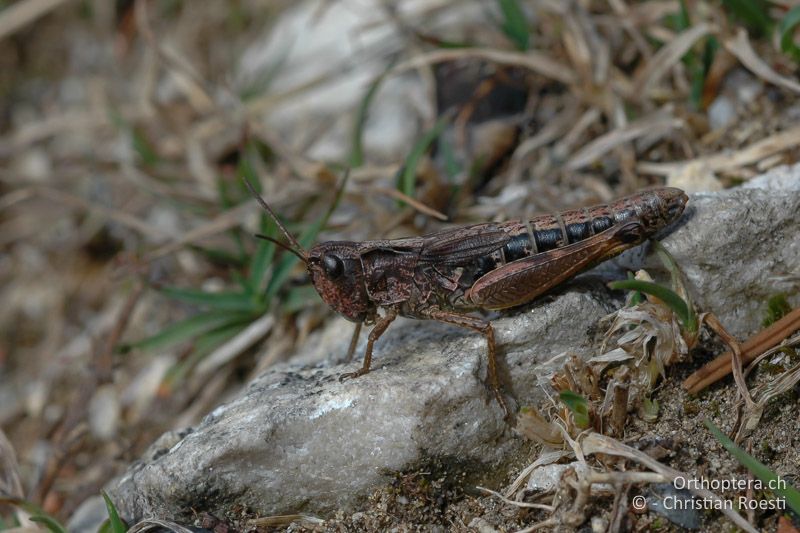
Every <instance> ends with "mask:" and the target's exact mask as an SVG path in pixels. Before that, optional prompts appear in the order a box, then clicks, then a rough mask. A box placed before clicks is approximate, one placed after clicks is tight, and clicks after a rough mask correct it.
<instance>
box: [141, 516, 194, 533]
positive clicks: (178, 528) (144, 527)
mask: <svg viewBox="0 0 800 533" xmlns="http://www.w3.org/2000/svg"><path fill="white" fill-rule="evenodd" d="M154 529H155V530H158V531H161V530H163V529H166V530H167V531H173V532H174V533H192V530H191V529H189V528H188V527H183V526H182V525H180V524H176V523H175V522H170V521H168V520H158V519H155V518H150V519H147V520H142V521H141V522H138V523H136V524H134V525H133V526H132V527H131V528H130V529H129V530H128V533H144V532H145V531H151V530H154Z"/></svg>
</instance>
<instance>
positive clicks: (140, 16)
mask: <svg viewBox="0 0 800 533" xmlns="http://www.w3.org/2000/svg"><path fill="white" fill-rule="evenodd" d="M134 10H135V13H136V24H137V26H138V27H139V31H141V32H142V35H143V36H144V38H145V40H146V41H147V43H148V44H149V45H150V46H151V47H152V48H153V49H154V50H155V51H156V53H157V54H158V56H159V57H160V58H161V59H162V60H163V61H164V64H165V65H166V66H168V67H170V68H171V73H172V74H173V75H174V76H175V78H176V80H177V81H178V82H179V83H178V86H179V87H181V88H182V89H183V92H184V94H185V95H186V97H187V98H188V100H189V101H190V102H191V103H192V106H193V107H194V108H195V109H196V110H197V111H198V112H200V113H205V112H209V111H211V110H213V109H214V100H213V99H212V98H211V97H210V96H209V95H208V92H207V91H206V90H205V89H204V88H203V80H202V79H201V78H200V76H199V75H198V74H197V72H196V71H195V69H194V68H193V67H192V65H191V63H190V62H189V61H188V60H187V59H185V58H184V57H182V56H181V55H180V54H179V53H178V51H177V50H175V49H173V48H167V47H166V46H164V45H162V44H161V43H160V42H159V41H158V39H157V38H156V36H155V34H154V33H153V30H152V28H151V27H150V23H149V22H148V16H147V2H141V1H137V2H136V4H135V7H134Z"/></svg>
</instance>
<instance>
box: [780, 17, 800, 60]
mask: <svg viewBox="0 0 800 533" xmlns="http://www.w3.org/2000/svg"><path fill="white" fill-rule="evenodd" d="M798 25H800V5H798V6H794V7H793V8H792V9H790V10H789V12H788V13H786V16H785V17H783V19H782V20H781V24H780V26H778V35H780V38H781V50H782V51H783V52H784V53H785V54H787V55H788V56H790V57H791V58H792V59H794V60H795V61H797V62H800V47H798V46H797V44H796V43H795V42H794V30H795V28H797V26H798Z"/></svg>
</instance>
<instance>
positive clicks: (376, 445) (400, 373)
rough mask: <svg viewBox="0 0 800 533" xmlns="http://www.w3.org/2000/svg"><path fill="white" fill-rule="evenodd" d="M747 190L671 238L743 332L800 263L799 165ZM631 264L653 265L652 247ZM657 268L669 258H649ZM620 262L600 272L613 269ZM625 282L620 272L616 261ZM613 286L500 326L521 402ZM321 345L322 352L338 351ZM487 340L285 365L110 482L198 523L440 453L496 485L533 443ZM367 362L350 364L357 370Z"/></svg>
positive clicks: (597, 286) (123, 494)
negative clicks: (515, 421) (507, 415)
mask: <svg viewBox="0 0 800 533" xmlns="http://www.w3.org/2000/svg"><path fill="white" fill-rule="evenodd" d="M783 172H784V174H785V176H784V178H771V181H770V180H762V182H763V183H762V186H769V187H771V189H769V190H765V189H762V188H757V187H758V186H759V183H758V182H756V183H754V187H753V188H749V189H744V188H742V189H737V190H733V191H726V192H722V193H715V194H700V195H695V196H693V197H692V198H691V201H690V206H691V207H690V209H688V211H687V214H686V216H685V217H684V218H683V219H682V221H681V223H680V224H679V226H678V227H677V228H676V229H675V231H674V232H672V233H671V234H669V235H668V236H666V237H665V238H664V240H663V242H664V244H665V246H666V247H667V248H669V250H670V251H671V252H672V253H673V254H674V255H675V257H676V258H677V260H678V262H679V263H680V265H681V266H682V267H683V268H684V270H685V272H686V274H687V278H688V281H689V285H690V287H692V289H693V292H694V296H695V298H696V301H697V302H699V303H700V305H701V307H702V308H703V309H704V310H713V311H714V312H716V313H717V314H718V315H719V316H720V317H721V319H722V320H723V322H725V323H729V324H730V325H731V326H732V327H731V329H732V331H733V332H734V333H735V334H742V333H745V332H749V331H751V330H753V329H755V328H756V327H757V325H758V323H759V322H760V318H761V316H762V313H761V312H760V311H759V308H760V306H762V305H763V303H764V302H765V300H766V296H767V295H769V294H772V292H774V289H775V288H776V283H777V282H773V281H771V280H773V279H777V278H775V277H776V276H783V275H784V274H786V273H789V272H794V273H795V274H796V273H797V265H798V264H800V243H798V237H797V235H798V234H799V233H800V219H799V218H798V212H800V192H799V191H798V187H797V184H798V182H800V167H795V168H794V169H791V170H786V171H783ZM632 252H633V253H627V254H625V255H624V256H623V257H622V258H621V259H620V260H619V261H617V263H616V264H617V268H619V266H629V267H630V266H641V261H642V260H643V257H642V255H643V253H642V251H641V250H639V251H632ZM644 261H645V263H646V264H652V265H655V264H657V263H653V262H652V260H651V259H648V258H644ZM613 268H614V267H613V265H612V266H611V267H609V266H606V267H605V268H604V269H603V270H598V271H596V272H594V273H593V274H594V275H595V276H597V275H609V273H611V274H613V273H614V270H613ZM615 275H617V276H619V275H620V271H619V270H617V271H616V274H615ZM615 298H619V296H614V295H612V294H610V293H609V292H608V291H607V290H606V289H605V288H604V286H603V285H602V284H601V283H596V282H591V283H586V282H583V283H580V282H578V283H572V284H570V285H569V286H568V287H566V288H562V289H561V290H560V291H558V292H557V293H556V294H555V295H554V296H549V297H546V298H544V299H542V300H540V301H538V302H535V303H533V304H532V305H529V306H527V307H525V308H523V309H521V310H517V311H515V312H511V313H508V314H505V315H503V316H500V317H498V318H497V319H496V320H495V321H494V325H495V329H496V336H497V342H498V346H499V349H500V352H501V367H502V372H501V374H503V375H504V377H505V382H506V390H507V391H508V392H509V393H510V394H512V395H513V396H514V398H515V399H516V400H517V401H518V402H519V403H521V404H531V403H537V402H539V401H540V400H542V399H543V396H542V394H543V392H542V387H541V384H540V381H541V380H543V379H546V378H547V376H548V374H549V373H550V372H551V371H552V370H554V369H555V368H556V367H558V366H560V364H562V363H563V361H564V355H565V354H569V353H575V354H578V355H580V356H584V357H585V356H588V355H593V352H592V336H593V331H594V330H595V329H596V325H597V321H598V319H599V318H600V317H602V316H603V315H605V314H607V313H608V312H609V311H611V310H612V309H614V308H615V307H616V306H618V305H619V299H615ZM335 327H336V328H338V336H337V339H339V340H338V341H337V342H330V338H331V333H330V332H328V334H326V335H320V336H318V337H317V339H319V340H320V341H321V340H322V339H325V340H324V342H326V343H327V348H328V351H327V356H328V357H331V356H334V355H338V354H340V353H341V352H342V351H344V347H345V346H346V343H347V339H348V336H349V330H343V329H342V328H341V324H340V323H336V326H335ZM325 351H326V350H325V346H323V347H322V348H321V347H320V345H319V344H315V343H309V346H308V347H307V348H306V350H305V352H307V353H305V354H299V356H300V357H301V358H303V360H305V361H307V362H308V361H310V360H319V359H318V357H317V356H316V355H315V356H314V357H309V356H308V353H314V354H317V355H318V354H320V353H325ZM484 354H485V344H484V341H483V339H482V337H480V336H478V335H476V334H471V333H468V332H465V331H463V330H460V329H457V328H453V327H450V326H445V325H441V324H436V323H432V322H414V321H410V320H406V321H402V322H400V323H399V324H396V325H393V327H391V328H390V329H389V330H388V332H387V333H386V335H384V337H383V338H382V339H381V341H380V342H379V343H378V345H377V347H376V353H375V359H374V362H373V371H372V372H371V373H370V374H368V375H366V376H363V377H360V378H358V379H355V380H349V381H346V382H344V383H340V382H339V380H338V376H339V374H341V373H342V372H343V371H345V367H344V366H342V365H338V366H330V365H326V364H325V363H324V362H321V363H317V364H316V366H310V367H309V366H305V367H298V366H289V365H284V366H281V367H278V368H276V369H274V370H271V371H269V372H267V373H265V374H263V375H261V376H260V377H258V378H257V379H256V380H255V381H254V382H253V383H252V384H251V385H250V386H249V387H248V388H247V389H246V390H245V391H243V392H242V394H241V396H240V397H239V398H238V399H236V400H234V401H232V402H231V403H228V404H226V405H222V406H220V407H218V408H217V409H216V410H214V411H213V412H212V413H211V414H209V415H208V416H207V417H206V418H205V419H204V420H203V421H202V422H201V423H200V424H199V425H198V426H197V427H196V428H193V429H192V430H191V431H189V432H187V433H185V434H170V435H168V436H167V438H165V439H164V442H163V443H161V444H158V445H154V446H153V448H151V450H150V451H149V452H148V453H147V454H146V455H145V457H144V458H143V459H142V460H141V461H140V462H138V463H136V464H135V465H133V466H132V467H131V468H130V469H129V471H128V472H127V473H126V474H125V475H124V476H123V478H122V479H121V480H120V481H119V483H118V484H117V485H116V486H115V487H113V488H112V498H113V499H114V501H116V502H117V503H118V506H119V508H120V510H121V512H122V513H123V515H124V516H125V517H127V518H129V519H134V520H138V519H140V518H142V517H149V516H156V517H159V518H164V519H171V520H177V521H180V520H186V519H188V518H189V517H190V516H191V509H192V508H193V509H202V510H205V511H208V512H211V513H214V514H217V515H223V514H224V513H225V511H226V510H228V509H230V508H231V507H232V506H233V505H234V504H238V505H242V506H245V507H246V508H249V509H250V510H252V511H255V512H257V513H259V514H262V515H269V514H284V513H295V512H303V513H315V514H326V513H329V512H331V511H333V510H335V509H344V510H347V509H353V508H354V507H355V506H357V505H358V503H359V501H361V499H362V498H364V497H365V496H366V495H368V494H369V492H370V491H371V490H373V489H374V488H376V487H378V486H381V485H382V484H384V483H386V482H387V481H388V480H389V479H390V474H391V472H393V471H400V470H406V469H414V468H424V467H426V465H429V464H431V463H432V462H434V461H433V459H434V458H435V461H438V463H439V464H444V465H450V466H455V467H457V469H458V470H460V471H462V472H464V473H465V474H467V475H468V479H469V480H470V481H474V482H480V483H485V484H488V485H490V486H497V484H498V483H499V482H500V480H502V479H503V478H504V475H505V472H506V469H505V468H504V466H506V464H507V463H509V462H512V461H514V460H515V459H518V453H517V452H520V451H523V452H524V450H525V448H524V443H523V441H522V439H521V438H519V437H517V436H516V435H515V434H514V432H513V431H511V430H510V429H509V428H508V426H507V425H506V424H505V423H504V422H503V420H502V411H501V410H500V408H499V407H498V405H497V403H496V402H495V401H493V399H492V395H491V393H490V392H489V390H488V389H487V387H486V386H485V384H484V380H485V375H486V363H485V357H484ZM357 364H359V363H356V362H354V363H351V364H350V365H349V366H348V367H347V369H348V370H351V369H353V368H355V366H356V365H357Z"/></svg>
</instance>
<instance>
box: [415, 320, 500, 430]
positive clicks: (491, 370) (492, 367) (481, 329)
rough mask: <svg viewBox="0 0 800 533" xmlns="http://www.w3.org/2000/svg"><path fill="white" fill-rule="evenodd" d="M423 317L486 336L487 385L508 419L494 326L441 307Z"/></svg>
mask: <svg viewBox="0 0 800 533" xmlns="http://www.w3.org/2000/svg"><path fill="white" fill-rule="evenodd" d="M425 318H431V319H433V320H438V321H439V322H444V323H446V324H453V325H454V326H461V327H463V328H469V329H471V330H473V331H477V332H478V333H480V334H482V335H483V336H484V337H486V345H487V348H488V350H487V351H488V360H487V363H486V366H487V374H488V376H487V377H488V380H489V386H490V387H491V389H492V392H493V393H494V396H495V398H497V403H499V404H500V407H502V409H503V414H504V415H505V418H506V419H507V420H508V419H510V417H511V411H510V410H509V409H508V404H507V403H506V400H505V398H503V394H502V392H501V391H500V379H499V378H498V376H497V355H496V351H495V344H494V328H492V324H491V323H490V322H486V321H485V320H481V319H480V318H475V317H472V316H469V315H462V314H459V313H455V312H453V311H444V310H441V309H429V310H427V311H426V312H425Z"/></svg>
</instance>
